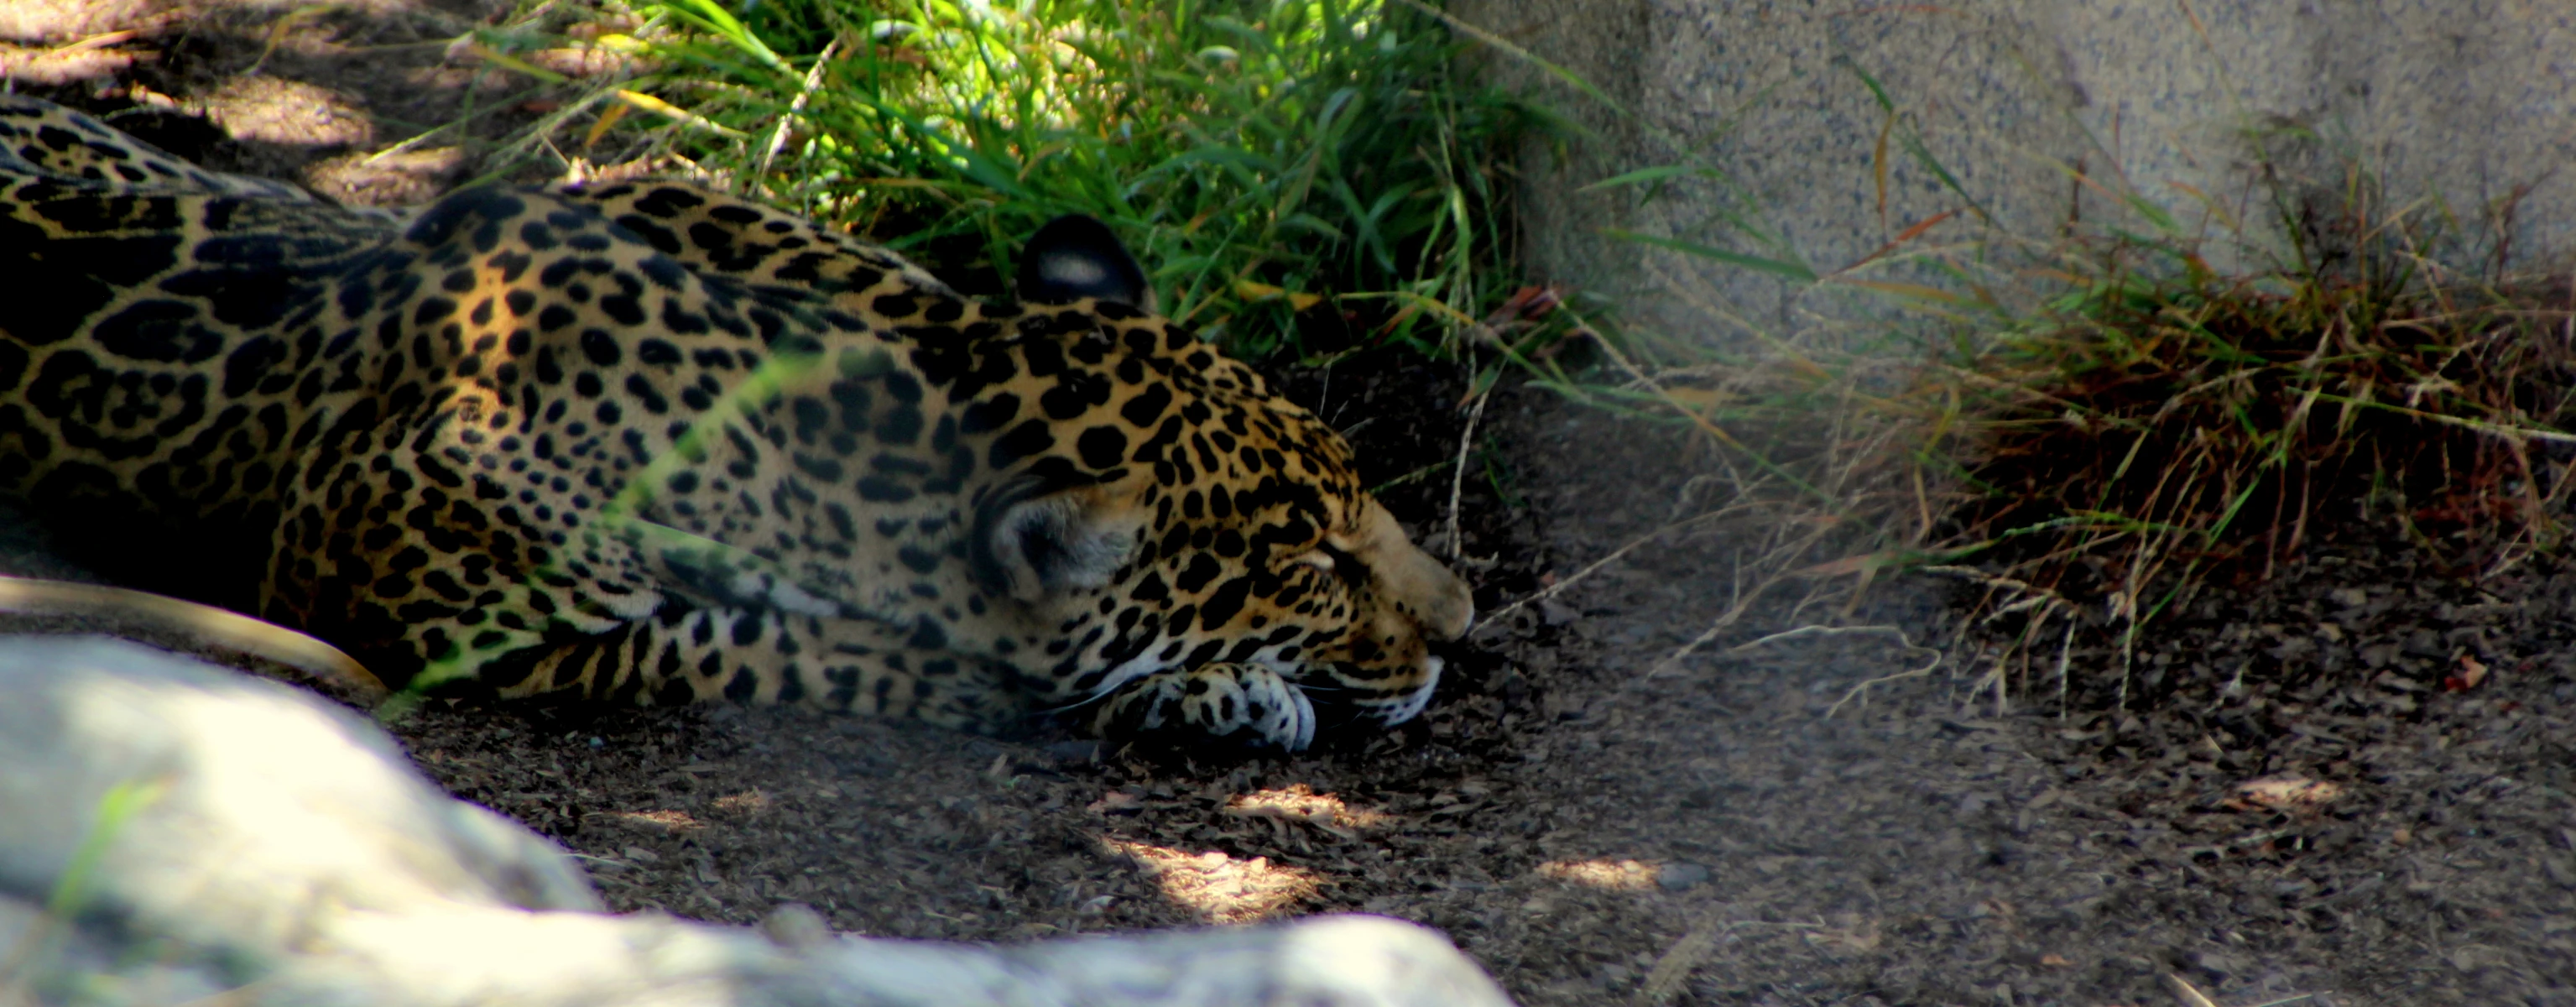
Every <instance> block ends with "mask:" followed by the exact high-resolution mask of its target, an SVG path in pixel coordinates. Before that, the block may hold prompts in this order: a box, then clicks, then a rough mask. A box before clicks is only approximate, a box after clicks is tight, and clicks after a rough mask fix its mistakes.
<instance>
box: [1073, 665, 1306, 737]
mask: <svg viewBox="0 0 2576 1007" xmlns="http://www.w3.org/2000/svg"><path fill="white" fill-rule="evenodd" d="M1091 729H1092V730H1093V731H1094V732H1095V733H1097V734H1099V735H1100V736H1102V737H1104V738H1109V739H1112V740H1130V739H1133V740H1152V741H1158V742H1168V743H1172V744H1174V745H1177V746H1180V747H1194V746H1204V745H1208V744H1210V743H1213V744H1216V745H1220V746H1236V747H1242V748H1275V749H1280V750H1284V751H1290V752H1294V751H1299V750H1302V749H1304V748H1305V747H1306V746H1307V745H1309V744H1311V743H1313V742H1314V740H1315V705H1314V703H1313V702H1312V701H1311V700H1308V699H1307V698H1306V691H1305V690H1304V689H1301V688H1299V687H1298V686H1297V685H1296V684H1294V683H1292V682H1290V681H1288V680H1287V678H1285V677H1283V676H1281V675H1280V674H1279V673H1278V672H1277V671H1274V670H1271V669H1270V668H1268V667H1265V666H1262V665H1257V664H1208V665H1202V666H1200V667H1197V668H1192V669H1188V670H1181V669H1173V670H1169V671H1162V672H1157V673H1154V674H1151V675H1147V676H1145V677H1143V678H1139V679H1137V680H1135V681H1132V682H1129V683H1127V684H1125V685H1123V686H1120V687H1119V688H1118V690H1117V691H1115V692H1113V693H1111V694H1110V695H1109V698H1107V699H1105V700H1103V701H1101V704H1100V706H1099V708H1098V709H1097V710H1096V711H1094V712H1093V714H1092V717H1091Z"/></svg>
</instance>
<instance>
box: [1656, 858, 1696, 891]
mask: <svg viewBox="0 0 2576 1007" xmlns="http://www.w3.org/2000/svg"><path fill="white" fill-rule="evenodd" d="M1707 880H1708V868H1706V867H1702V866H1700V865H1698V864H1665V865H1664V866H1663V867H1661V868H1659V869H1657V870H1656V871H1655V883H1656V884H1658V885H1661V886H1663V889H1664V890H1665V891H1668V892H1680V891H1688V890H1690V889H1692V888H1696V887H1698V886H1699V885H1700V883H1701V882H1704V881H1707Z"/></svg>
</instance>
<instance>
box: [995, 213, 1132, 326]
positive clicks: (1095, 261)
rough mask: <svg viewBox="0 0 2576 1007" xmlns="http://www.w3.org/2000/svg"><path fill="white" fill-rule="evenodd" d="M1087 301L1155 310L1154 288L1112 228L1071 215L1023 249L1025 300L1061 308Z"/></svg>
mask: <svg viewBox="0 0 2576 1007" xmlns="http://www.w3.org/2000/svg"><path fill="white" fill-rule="evenodd" d="M1085 297H1096V298H1099V299H1101V300H1104V301H1118V302H1120V303H1123V304H1127V305H1129V306H1132V307H1137V308H1142V309H1144V310H1146V311H1149V312H1150V311H1152V310H1154V285H1153V284H1152V283H1149V282H1147V281H1146V279H1145V270H1144V267H1141V266H1138V265H1137V264H1136V257H1135V256H1132V255H1129V254H1127V246H1125V245H1121V244H1119V243H1118V236H1117V235H1115V234H1112V233H1110V231H1109V225H1107V224H1103V223H1101V222H1099V221H1097V220H1094V219H1092V218H1090V217H1085V216H1083V215H1081V214H1078V213H1069V214H1066V215H1064V216H1061V217H1057V218H1055V219H1054V220H1050V221H1048V222H1047V225H1046V226H1045V227H1041V228H1038V233H1036V234H1034V235H1031V236H1029V244H1028V247H1027V248H1024V249H1021V250H1020V299H1021V300H1023V301H1034V302H1037V303H1039V304H1062V303H1065V302H1067V301H1078V300H1081V299H1083V298H1085Z"/></svg>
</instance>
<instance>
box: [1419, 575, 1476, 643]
mask: <svg viewBox="0 0 2576 1007" xmlns="http://www.w3.org/2000/svg"><path fill="white" fill-rule="evenodd" d="M1440 574H1441V578H1442V579H1443V580H1445V581H1446V583H1443V584H1441V585H1440V586H1439V588H1438V589H1437V590H1436V591H1435V592H1434V593H1433V594H1432V597H1431V600H1430V602H1429V603H1428V604H1426V605H1424V606H1423V610H1422V618H1421V625H1422V632H1423V633H1424V634H1425V635H1428V636H1430V637H1431V638H1432V639H1435V640H1455V639H1457V638H1459V637H1461V636H1465V635H1467V625H1468V624H1469V623H1472V622H1475V621H1476V596H1475V593H1474V592H1473V591H1471V590H1469V589H1468V587H1467V582H1466V581H1464V580H1461V579H1459V577H1458V575H1457V574H1454V573H1451V572H1449V569H1448V568H1447V567H1441V568H1440Z"/></svg>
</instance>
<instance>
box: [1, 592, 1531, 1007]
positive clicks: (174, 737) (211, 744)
mask: <svg viewBox="0 0 2576 1007" xmlns="http://www.w3.org/2000/svg"><path fill="white" fill-rule="evenodd" d="M0 696H6V697H8V701H7V702H6V703H0V948H28V949H32V951H33V953H32V955H30V957H29V958H28V960H27V965H26V967H24V968H22V969H18V970H16V971H13V972H12V973H11V974H10V975H8V976H6V977H0V998H6V999H11V1000H13V1001H14V1000H16V999H19V997H20V995H21V994H25V995H30V996H31V997H32V999H33V1000H34V1001H35V1002H39V1003H64V1002H71V1001H78V1002H82V1003H102V1004H158V1003H178V1002H184V1001H192V1000H199V999H204V998H208V997H217V996H220V997H222V998H223V1000H224V1001H225V1002H227V1003H238V1004H335V1005H336V1004H351V1005H356V1004H368V1005H390V1007H411V1005H419V1007H431V1005H446V1004H460V1005H461V1004H468V1003H496V1002H508V1003H513V1004H541V1005H551V1004H565V1005H569V1004H610V1003H615V1004H657V1005H661V1004H668V1005H699V1004H704V1005H769V1004H779V1005H787V1004H800V1005H801V1004H813V1005H818V1007H819V1005H823V1004H842V1005H894V1004H920V1005H932V1004H940V1005H979V1004H992V1005H997V1007H998V1005H1002V1004H1013V1005H1022V1004H1028V1005H1038V1004H1063V1005H1083V1004H1098V1005H1110V1004H1142V1005H1170V1007H1179V1005H1199V1004H1205V1005H1216V1004H1227V1005H1234V1004H1280V1005H1289V1004H1295V1005H1301V1007H1302V1005H1353V1007H1359V1005H1369V1007H1380V1005H1383V1007H1397V1005H1423V1007H1430V1005H1450V1004H1467V1005H1473V1004H1505V1003H1508V1002H1509V1001H1508V1000H1507V999H1505V998H1504V996H1503V994H1502V992H1501V990H1500V989H1499V988H1498V987H1496V986H1495V985H1494V983H1493V981H1492V980H1491V979H1488V978H1487V977H1486V976H1485V975H1484V973H1483V972H1482V971H1481V970H1479V969H1478V968H1477V967H1476V966H1475V965H1474V964H1473V963H1471V962H1469V961H1468V960H1467V959H1466V958H1465V956H1463V955H1460V954H1459V953H1458V951H1457V949H1456V948H1454V947H1452V946H1450V944H1449V942H1448V941H1447V940H1445V939H1443V938H1442V937H1440V936H1439V935H1438V934H1435V933H1433V932H1431V931H1428V930H1424V929H1422V928H1420V927H1416V926H1413V925H1411V924H1407V923H1402V922H1399V921H1396V920H1389V919H1381V918H1374V917H1365V916H1332V917H1320V918H1315V919H1309V920H1305V921H1302V922H1299V923H1294V924H1290V925H1286V926H1279V927H1267V928H1257V929H1229V930H1211V931H1200V932H1191V933H1172V934H1156V935H1146V936H1134V937H1117V938H1105V939H1089V940H1078V941H1058V942H1050V943H1042V944H1031V945H1023V946H1017V947H989V946H983V945H965V944H937V943H929V942H909V941H887V940H868V939H861V938H855V937H846V936H837V935H833V934H831V933H830V932H829V931H828V930H826V929H824V928H823V927H822V924H821V921H820V919H819V917H816V916H815V915H814V914H813V913H812V912H811V911H810V910H804V911H802V912H801V913H800V912H799V911H798V910H799V908H801V907H791V908H784V909H782V910H781V911H780V912H779V913H778V914H777V915H776V916H775V917H774V919H773V920H772V921H771V923H770V925H769V926H767V927H766V928H748V927H726V926H712V925H705V924H698V923H691V922H687V921H683V920H678V919H673V918H670V917H662V916H612V915H608V914H605V913H603V912H600V911H599V910H600V902H599V899H598V896H597V895H596V894H595V893H593V892H592V890H591V888H590V886H589V883H588V881H587V880H586V879H585V878H584V877H583V876H582V875H581V873H580V871H579V869H578V868H577V867H575V865H574V864H573V861H572V859H571V858H570V857H569V856H567V855H565V854H564V852H563V851H562V850H560V849H559V848H557V847H555V846H554V845H553V844H552V843H549V842H547V841H546V840H545V839H543V838H541V837H539V836H538V835H536V834H535V833H533V832H530V831H528V830H527V829H525V828H523V827H521V826H519V825H517V824H516V823H513V822H510V821H508V820H506V819H504V818H502V817H500V816H498V815H495V814H493V813H491V812H489V811H486V810H484V809H482V808H478V807H475V806H473V805H470V804H465V803H463V802H460V801H456V800H453V799H450V798H449V797H447V796H446V795H445V794H443V793H440V792H439V791H438V790H437V789H436V788H434V787H432V786H431V785H430V784H429V783H428V782H427V781H426V780H425V779H423V778H422V777H421V776H420V775H419V774H418V773H417V772H416V771H415V770H414V769H413V768H412V767H411V765H410V764H409V763H408V762H407V761H405V760H404V758H403V757H402V755H401V753H400V752H399V751H397V750H396V749H395V747H394V746H393V744H392V743H391V741H390V740H389V739H388V738H386V736H385V735H384V734H383V733H382V732H381V731H379V730H377V729H376V728H375V726H374V725H373V724H370V723H368V722H367V721H366V720H365V719H364V718H362V717H359V716H357V715H355V714H353V713H351V712H349V711H347V710H344V709H340V708H337V707H333V706H330V705H328V704H326V703H325V702H323V701H322V700H320V699H318V698H316V697H313V696H310V695H307V694H305V693H302V692H298V691H296V690H294V689H290V688H288V687H286V686H283V685H280V684H277V683H273V682H268V681H265V680H260V679H255V678H252V677H249V676H246V675H241V674H238V673H234V672H230V671H226V670H224V669H220V668H216V667H213V666H210V665H206V664H202V663H199V662H196V661H191V660H187V659H182V658H179V657H176V656H173V655H170V654H166V653H162V652H159V651H154V650H150V649H147V648H144V647H141V646H138V645H135V644H129V643H123V642H118V641H111V640H105V639H99V638H85V639H63V638H44V637H0ZM49 904H61V905H65V906H68V907H71V908H70V911H69V912H67V913H66V914H64V915H65V919H63V920H57V919H53V918H51V917H50V916H49V915H48V914H47V913H46V912H45V907H46V906H47V905H49ZM66 921H67V923H68V925H66ZM30 941H32V942H36V943H33V944H26V943H25V942H30Z"/></svg>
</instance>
